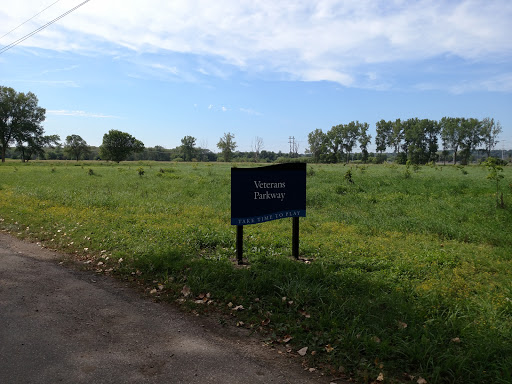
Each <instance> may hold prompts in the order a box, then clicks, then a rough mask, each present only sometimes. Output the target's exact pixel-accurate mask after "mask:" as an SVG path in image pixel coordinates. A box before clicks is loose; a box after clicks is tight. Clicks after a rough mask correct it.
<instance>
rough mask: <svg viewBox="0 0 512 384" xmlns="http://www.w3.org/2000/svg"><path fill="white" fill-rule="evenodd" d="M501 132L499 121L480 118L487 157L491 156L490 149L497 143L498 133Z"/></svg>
mask: <svg viewBox="0 0 512 384" xmlns="http://www.w3.org/2000/svg"><path fill="white" fill-rule="evenodd" d="M501 132H502V129H501V123H500V122H499V121H498V122H497V123H495V122H494V119H491V118H489V117H486V118H485V119H483V120H482V140H483V143H484V145H485V152H486V153H487V157H490V156H491V151H492V150H493V149H494V147H495V146H496V144H498V135H499V134H500V133H501Z"/></svg>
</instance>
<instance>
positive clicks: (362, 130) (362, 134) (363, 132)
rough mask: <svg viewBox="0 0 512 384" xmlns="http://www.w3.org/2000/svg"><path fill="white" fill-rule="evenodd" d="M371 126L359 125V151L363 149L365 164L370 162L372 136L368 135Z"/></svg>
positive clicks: (366, 124)
mask: <svg viewBox="0 0 512 384" xmlns="http://www.w3.org/2000/svg"><path fill="white" fill-rule="evenodd" d="M369 128H370V126H369V125H368V123H362V124H360V125H359V139H358V140H359V149H361V153H362V158H361V160H362V161H363V163H366V162H367V161H368V144H370V142H371V139H372V136H371V135H368V129H369Z"/></svg>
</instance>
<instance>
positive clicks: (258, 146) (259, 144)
mask: <svg viewBox="0 0 512 384" xmlns="http://www.w3.org/2000/svg"><path fill="white" fill-rule="evenodd" d="M252 149H253V151H254V161H256V162H258V161H259V159H260V152H261V150H262V149H263V139H262V138H261V137H259V136H256V137H255V138H254V142H253V144H252Z"/></svg>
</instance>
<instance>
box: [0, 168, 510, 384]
mask: <svg viewBox="0 0 512 384" xmlns="http://www.w3.org/2000/svg"><path fill="white" fill-rule="evenodd" d="M239 166H246V165H239ZM230 168H231V165H230V164H220V163H215V164H208V163H179V164H173V163H121V164H107V163H96V162H87V163H83V162H79V163H74V162H55V163H48V162H30V163H27V164H22V163H19V162H7V163H6V164H2V165H1V166H0V227H1V228H2V229H3V230H7V231H10V232H12V233H13V234H15V235H17V236H18V237H21V238H27V239H31V240H37V241H40V242H41V243H42V244H43V245H44V246H46V247H49V248H53V249H58V250H60V251H64V252H67V253H69V254H71V255H74V258H75V259H78V260H81V261H82V262H86V263H89V264H85V263H84V265H88V266H89V267H93V268H95V269H97V270H98V273H110V274H115V275H117V276H119V277H120V278H123V279H129V280H134V281H137V282H138V283H140V284H141V285H142V286H144V287H146V288H147V291H148V294H150V295H153V296H154V297H159V298H160V299H162V300H164V299H165V300H173V301H175V300H178V302H181V303H182V304H183V305H184V306H186V307H187V308H189V309H191V310H194V311H198V312H211V311H213V312H215V313H219V312H221V313H227V314H229V316H228V317H227V318H228V319H229V318H231V317H232V318H233V321H234V322H235V323H237V324H238V325H239V326H244V327H250V328H254V329H255V330H259V331H260V332H262V334H263V335H264V336H265V337H266V338H267V340H268V342H269V343H273V344H274V345H275V346H276V347H277V346H282V349H283V353H297V351H298V350H300V349H302V348H303V347H308V350H307V352H306V355H305V357H304V358H305V359H307V360H306V361H307V363H306V364H308V366H310V367H324V369H326V370H329V371H332V372H333V373H334V374H335V375H338V376H339V375H347V376H350V375H352V376H353V377H354V378H356V379H357V380H358V381H359V382H369V383H371V382H374V381H375V380H376V379H377V377H378V376H379V374H381V373H382V376H381V377H384V380H385V381H384V382H385V383H392V382H413V383H416V382H417V380H418V379H419V378H420V377H421V378H424V379H425V380H426V381H427V382H428V383H511V382H512V379H511V378H512V358H511V356H512V167H505V168H504V173H503V174H504V176H505V177H504V179H503V180H501V182H500V191H502V192H503V196H504V204H505V208H498V207H497V206H496V196H495V192H496V184H495V183H493V182H492V181H490V180H488V179H487V178H486V176H487V174H488V171H487V169H486V168H485V167H481V166H469V167H465V168H462V167H454V166H437V167H435V166H432V167H430V166H424V167H421V168H419V169H413V168H412V167H411V168H410V169H409V168H406V167H405V166H398V165H373V166H361V165H359V166H352V167H351V166H343V165H308V171H307V174H308V176H307V217H306V218H303V219H301V220H300V241H301V243H300V254H301V257H302V258H303V259H306V261H304V260H303V261H300V262H298V261H295V260H293V259H292V258H291V257H290V256H289V255H290V254H291V221H289V220H288V219H285V220H277V221H273V222H268V223H264V224H259V225H252V226H246V227H245V230H244V242H245V256H246V257H247V259H248V261H249V266H246V267H238V266H237V265H235V263H234V262H233V260H234V258H235V232H236V228H235V227H232V226H231V225H230ZM349 170H351V176H352V180H353V183H349V182H347V180H346V177H345V176H346V174H347V171H349ZM142 173H143V174H142ZM189 290H190V294H189ZM221 319H223V318H221ZM219 321H224V320H219ZM290 350H291V352H290ZM303 351H304V350H302V352H303ZM412 377H414V378H412Z"/></svg>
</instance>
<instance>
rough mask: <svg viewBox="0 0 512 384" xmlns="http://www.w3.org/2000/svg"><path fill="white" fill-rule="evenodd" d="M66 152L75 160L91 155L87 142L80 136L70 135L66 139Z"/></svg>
mask: <svg viewBox="0 0 512 384" xmlns="http://www.w3.org/2000/svg"><path fill="white" fill-rule="evenodd" d="M64 152H65V153H66V154H67V155H68V156H69V157H72V158H73V159H75V160H76V161H78V160H80V157H82V156H86V155H87V154H89V153H90V148H89V146H88V145H87V142H86V141H85V140H84V139H82V137H81V136H79V135H69V136H67V137H66V143H65V144H64Z"/></svg>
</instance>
